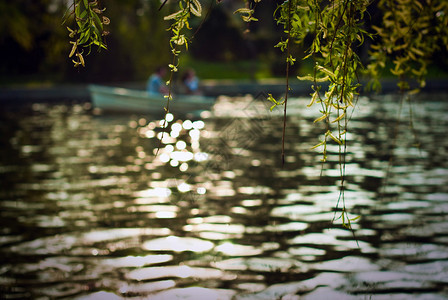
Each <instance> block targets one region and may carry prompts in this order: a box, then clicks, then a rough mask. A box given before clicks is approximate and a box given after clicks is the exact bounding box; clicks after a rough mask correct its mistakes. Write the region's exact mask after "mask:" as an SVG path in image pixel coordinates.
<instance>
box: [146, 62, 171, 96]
mask: <svg viewBox="0 0 448 300" xmlns="http://www.w3.org/2000/svg"><path fill="white" fill-rule="evenodd" d="M165 75H166V69H165V68H164V67H158V68H157V69H156V71H155V72H154V74H152V75H151V76H150V77H149V79H148V82H147V84H146V90H147V91H148V93H150V94H162V95H166V94H168V87H167V86H166V84H165V81H164V80H163V77H164V76H165Z"/></svg>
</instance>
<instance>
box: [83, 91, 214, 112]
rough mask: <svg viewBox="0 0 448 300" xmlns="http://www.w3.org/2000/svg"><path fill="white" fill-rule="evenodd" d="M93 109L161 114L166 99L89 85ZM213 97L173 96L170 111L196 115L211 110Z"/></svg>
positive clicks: (160, 96) (139, 92)
mask: <svg viewBox="0 0 448 300" xmlns="http://www.w3.org/2000/svg"><path fill="white" fill-rule="evenodd" d="M88 90H89V92H90V95H91V100H92V104H93V107H95V108H99V109H101V110H104V111H114V112H135V113H150V114H163V113H164V112H165V110H164V107H165V106H166V104H167V99H166V98H165V97H164V96H163V95H159V94H150V93H148V92H147V91H143V90H134V89H127V88H121V87H110V86H102V85H89V86H88ZM214 103H215V98H214V97H205V96H201V95H177V94H176V95H174V97H173V100H172V101H171V102H170V111H171V112H175V113H177V114H189V113H197V112H201V111H206V110H211V108H212V106H213V104H214Z"/></svg>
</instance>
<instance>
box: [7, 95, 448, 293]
mask: <svg viewBox="0 0 448 300" xmlns="http://www.w3.org/2000/svg"><path fill="white" fill-rule="evenodd" d="M260 98H263V97H257V98H256V99H253V98H250V97H242V98H231V99H226V98H221V99H220V100H219V102H218V103H217V105H216V108H215V109H216V110H215V115H214V116H213V117H207V118H202V119H200V120H199V119H192V120H189V119H186V118H183V119H182V120H180V119H177V118H174V120H173V121H172V123H171V126H170V129H169V130H168V133H167V134H165V136H164V137H163V138H162V144H161V146H162V147H161V150H160V151H159V153H158V155H157V156H155V155H154V154H155V152H156V148H157V147H158V146H159V141H160V138H161V132H160V122H159V121H158V120H156V119H153V118H152V117H150V116H137V115H108V114H105V113H98V112H96V111H95V110H92V109H91V107H90V105H89V103H77V104H67V103H24V104H23V105H17V104H15V105H6V104H3V105H2V106H3V108H2V111H1V112H0V130H1V135H0V142H1V148H0V154H1V155H0V180H1V181H0V182H1V183H0V185H1V191H0V206H1V210H0V215H1V218H0V222H1V233H0V254H1V257H2V258H1V265H0V293H1V297H0V298H5V299H6V298H7V299H14V298H15V299H72V298H85V299H121V298H129V299H170V300H171V299H195V300H197V299H206V300H209V299H289V300H293V299H330V298H333V299H447V298H448V288H447V286H448V214H447V213H448V201H447V200H448V160H447V155H448V139H447V138H446V135H447V132H448V119H447V117H446V116H447V113H448V96H447V95H446V94H434V95H419V96H417V97H415V98H414V100H413V102H412V106H411V107H412V112H413V113H412V117H411V115H410V113H409V108H410V106H409V104H408V103H407V102H405V103H404V104H403V106H402V110H401V111H402V112H401V113H399V108H400V104H399V103H400V97H399V96H393V95H388V96H377V97H373V98H360V99H359V102H358V103H357V106H356V111H355V113H354V114H353V116H352V119H351V121H350V123H349V126H348V127H349V134H348V135H347V146H348V148H347V155H346V166H345V172H346V178H345V181H344V184H345V193H344V197H343V199H342V200H341V201H340V202H339V206H338V208H337V209H336V207H337V203H338V199H339V197H340V193H339V187H338V186H339V184H340V183H341V177H340V173H341V171H340V168H339V166H338V161H339V154H338V147H337V146H335V145H334V143H331V145H329V147H328V151H329V154H328V161H327V162H326V163H325V164H323V165H322V164H321V163H320V159H321V155H320V154H319V153H318V152H317V151H316V150H312V149H311V147H312V146H313V145H315V144H317V143H318V138H319V136H320V135H321V134H322V133H323V132H325V130H324V129H323V128H322V126H321V125H319V124H313V120H314V119H315V118H316V117H317V116H318V114H317V113H316V112H317V107H315V108H312V109H306V104H307V103H308V101H309V99H306V98H295V99H290V102H289V105H290V106H289V107H288V109H289V111H288V120H287V121H288V123H287V132H286V143H285V146H286V155H285V165H284V166H283V167H282V166H281V155H280V154H281V135H282V120H281V118H280V117H279V114H280V113H279V112H274V113H270V112H269V111H268V106H267V102H262V101H261V100H263V99H260ZM411 121H412V123H413V125H412V126H410V122H411ZM418 143H419V144H420V146H419V147H418V146H416V145H417V144H418ZM342 201H344V202H345V206H346V209H347V211H348V213H349V215H350V218H356V217H357V216H360V218H359V219H357V220H354V221H352V226H353V228H354V235H355V237H354V235H353V233H352V232H351V231H350V230H347V229H345V228H344V227H342V226H341V223H342V221H341V219H340V218H339V217H340V208H341V207H342ZM335 211H338V212H335ZM333 220H334V221H333Z"/></svg>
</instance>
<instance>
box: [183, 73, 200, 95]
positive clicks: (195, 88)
mask: <svg viewBox="0 0 448 300" xmlns="http://www.w3.org/2000/svg"><path fill="white" fill-rule="evenodd" d="M182 84H183V85H184V89H185V93H186V94H191V95H199V94H200V91H199V79H198V78H197V77H196V74H195V72H194V70H193V69H189V70H187V71H186V72H185V73H184V75H183V76H182Z"/></svg>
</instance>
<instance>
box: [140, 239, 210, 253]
mask: <svg viewBox="0 0 448 300" xmlns="http://www.w3.org/2000/svg"><path fill="white" fill-rule="evenodd" d="M214 246H215V245H214V244H213V243H212V242H210V241H206V240H203V239H198V238H193V237H178V236H173V235H170V236H167V237H163V238H157V239H153V240H149V241H147V242H145V243H143V245H142V248H143V249H145V250H148V251H174V252H184V251H192V252H206V251H210V250H211V249H212V248H213V247H214Z"/></svg>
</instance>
